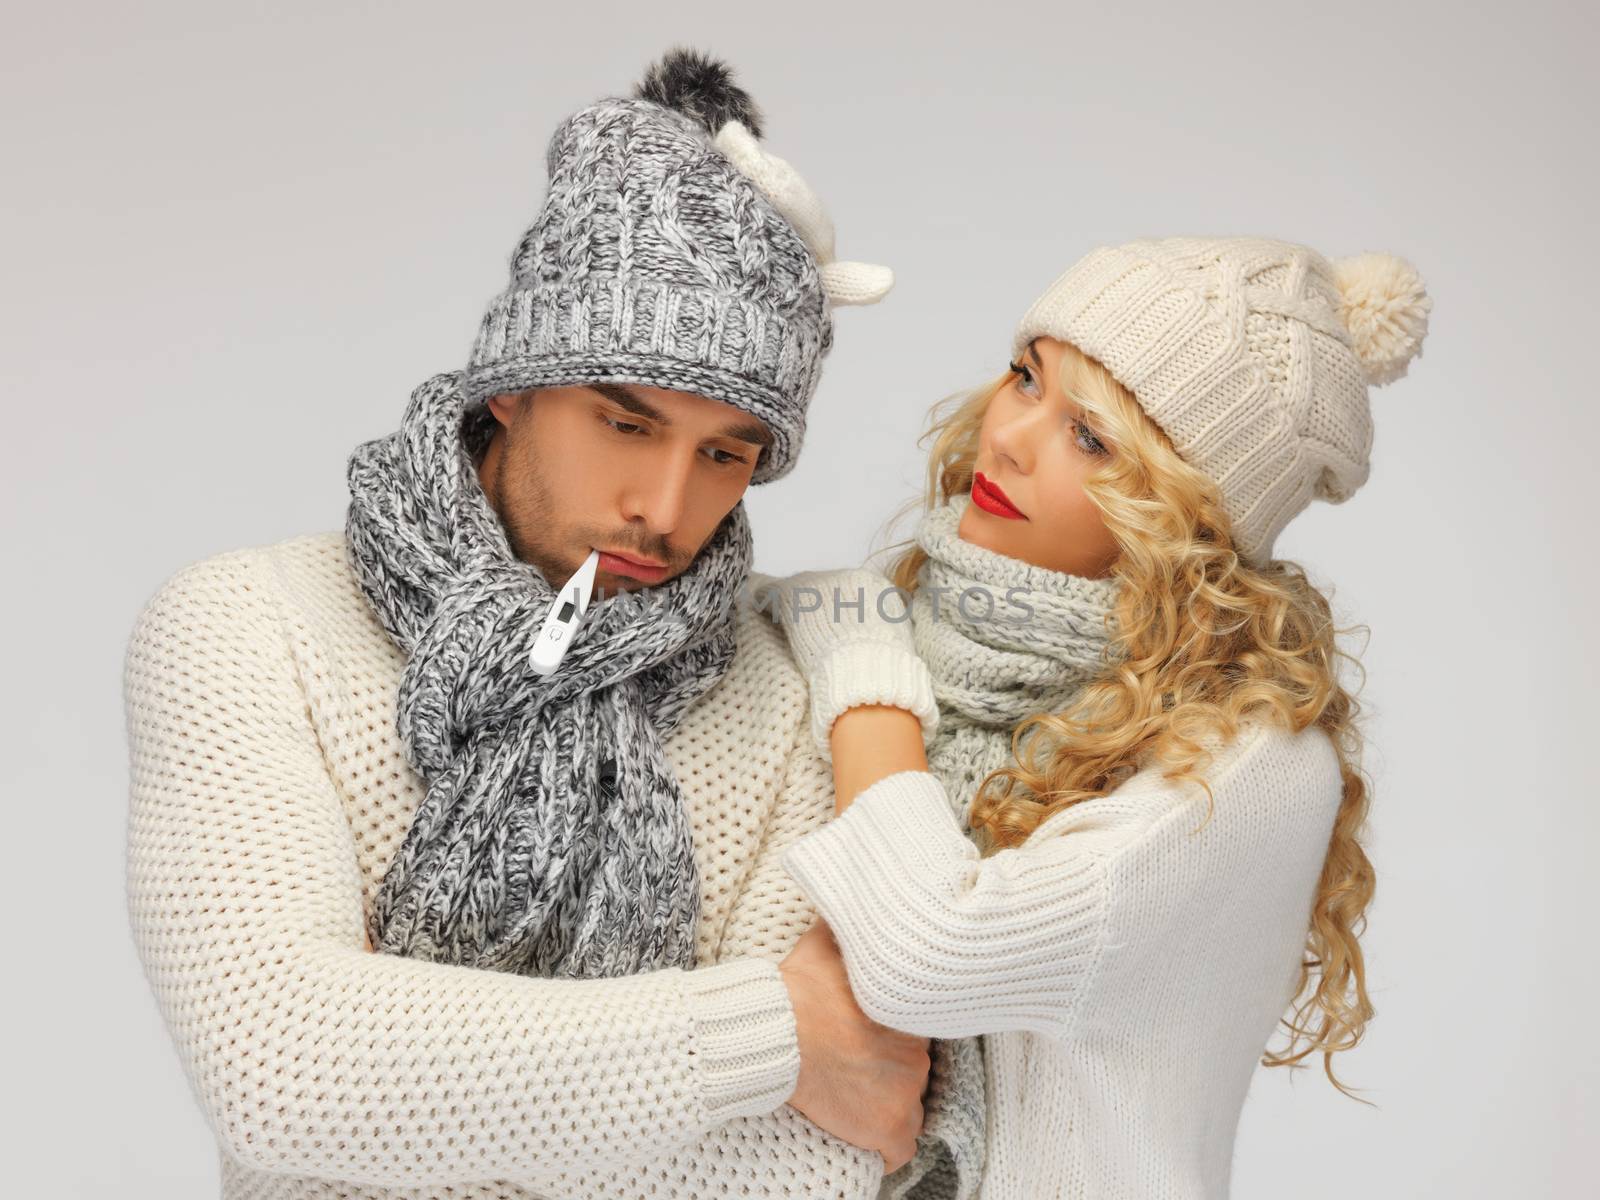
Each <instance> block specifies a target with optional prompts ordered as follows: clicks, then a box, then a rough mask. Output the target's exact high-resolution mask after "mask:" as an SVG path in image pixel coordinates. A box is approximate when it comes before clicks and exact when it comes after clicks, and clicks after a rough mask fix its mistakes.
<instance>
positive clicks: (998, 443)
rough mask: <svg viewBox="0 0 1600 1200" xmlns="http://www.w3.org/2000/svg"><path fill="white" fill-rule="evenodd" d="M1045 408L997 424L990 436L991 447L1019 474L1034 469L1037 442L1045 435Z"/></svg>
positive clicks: (1030, 471) (1020, 414)
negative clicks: (1043, 417)
mask: <svg viewBox="0 0 1600 1200" xmlns="http://www.w3.org/2000/svg"><path fill="white" fill-rule="evenodd" d="M1043 411H1044V410H1043V408H1042V407H1041V408H1035V409H1032V410H1030V411H1028V412H1025V413H1019V414H1018V415H1017V416H1015V417H1012V418H1011V419H1010V420H1009V421H1002V422H1001V423H1000V424H999V425H997V426H995V429H994V432H993V433H992V434H990V436H989V448H990V449H991V450H993V451H994V453H995V456H996V457H998V458H1000V459H1001V460H1002V461H1004V462H1005V463H1006V464H1007V465H1008V466H1010V467H1011V468H1012V470H1014V471H1016V472H1017V473H1018V474H1019V475H1027V474H1030V473H1032V471H1033V462H1034V457H1035V454H1036V449H1035V447H1036V443H1037V442H1038V439H1039V438H1040V437H1041V436H1043V425H1044V422H1043V421H1042V420H1041V416H1042V414H1043Z"/></svg>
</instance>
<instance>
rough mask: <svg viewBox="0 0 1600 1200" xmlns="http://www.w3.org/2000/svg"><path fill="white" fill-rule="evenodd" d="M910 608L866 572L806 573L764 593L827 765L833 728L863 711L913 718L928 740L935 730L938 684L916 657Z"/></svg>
mask: <svg viewBox="0 0 1600 1200" xmlns="http://www.w3.org/2000/svg"><path fill="white" fill-rule="evenodd" d="M908 601H909V597H908V595H907V594H906V593H905V592H904V591H903V590H901V589H898V588H896V587H895V586H894V585H893V584H892V583H890V582H889V581H888V580H887V579H885V578H884V577H883V576H882V575H880V574H878V572H876V571H872V570H868V569H867V568H865V567H853V568H847V569H844V570H837V571H801V572H799V573H798V574H795V575H789V576H786V577H784V578H782V579H778V580H775V581H774V582H773V583H772V584H771V585H769V589H768V590H766V591H764V593H763V602H764V604H765V607H766V611H768V612H769V613H771V614H772V616H773V618H774V619H775V620H777V621H778V623H779V624H781V625H782V626H783V630H784V633H785V634H786V635H787V636H788V639H789V649H790V651H791V652H792V653H793V654H794V657H795V661H796V662H797V663H798V664H799V666H800V670H801V673H802V674H804V675H805V677H806V683H807V684H808V686H809V687H810V689H811V732H812V736H813V738H814V739H815V740H816V744H817V748H818V750H819V751H820V752H821V754H822V756H823V758H825V759H827V760H828V761H830V762H831V761H832V757H833V755H832V750H831V747H830V745H829V737H830V734H831V732H832V729H833V723H834V721H835V720H837V719H838V717H839V716H840V714H842V713H843V712H845V711H846V710H847V709H850V708H854V707H856V706H858V705H867V704H881V705H890V706H893V707H895V708H903V709H905V710H906V711H908V712H910V713H913V714H914V715H915V716H916V717H917V719H918V720H919V721H920V722H921V724H922V734H923V738H924V740H926V739H927V738H928V737H929V736H931V735H932V733H933V731H934V729H935V728H936V727H937V726H938V723H939V707H938V704H937V702H936V701H935V699H934V694H933V679H932V677H931V676H930V675H929V673H928V668H927V666H926V665H925V664H924V663H923V661H922V659H921V658H919V657H918V656H917V651H916V643H915V640H914V639H913V637H912V635H911V621H910V613H909V609H908Z"/></svg>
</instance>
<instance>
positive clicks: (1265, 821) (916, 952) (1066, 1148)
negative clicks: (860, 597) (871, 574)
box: [783, 722, 1341, 1200]
mask: <svg viewBox="0 0 1600 1200" xmlns="http://www.w3.org/2000/svg"><path fill="white" fill-rule="evenodd" d="M1209 745H1210V748H1211V749H1213V750H1214V751H1216V753H1217V757H1216V759H1215V760H1214V762H1213V764H1212V767H1211V768H1210V769H1209V770H1208V772H1207V774H1206V778H1207V782H1208V783H1209V784H1210V786H1211V788H1212V791H1213V793H1214V795H1215V812H1214V813H1213V814H1212V816H1211V818H1210V821H1209V823H1206V824H1204V826H1203V827H1201V826H1202V822H1203V821H1205V818H1206V813H1207V801H1206V796H1205V793H1204V792H1203V791H1201V790H1199V789H1198V788H1195V787H1193V786H1192V785H1175V784H1172V783H1169V782H1167V781H1165V780H1163V779H1162V778H1161V775H1160V772H1159V770H1158V769H1157V768H1154V767H1146V768H1145V769H1144V770H1142V771H1140V772H1139V773H1138V774H1136V775H1134V776H1133V777H1131V778H1130V779H1128V780H1127V781H1126V782H1125V783H1124V784H1123V785H1122V786H1121V787H1119V788H1117V789H1116V790H1115V791H1114V792H1112V793H1111V794H1109V795H1106V796H1103V797H1096V798H1094V799H1092V800H1089V801H1085V802H1083V803H1080V804H1077V805H1075V806H1072V807H1070V808H1067V809H1065V810H1063V811H1061V812H1058V813H1056V814H1054V815H1052V816H1051V817H1050V818H1049V819H1047V820H1046V821H1045V822H1044V823H1043V824H1042V825H1040V827H1039V828H1038V829H1037V830H1036V831H1035V832H1034V834H1033V836H1032V837H1030V838H1029V839H1028V841H1027V842H1025V843H1024V844H1023V845H1022V846H1020V847H1016V848H1012V849H1007V850H1002V851H999V852H998V853H996V854H993V855H991V856H990V857H988V858H981V857H980V855H979V851H978V849H977V847H976V846H974V844H973V843H972V842H971V841H969V840H968V838H967V837H966V836H964V834H963V833H962V831H961V828H960V826H959V824H958V823H957V820H956V817H955V815H954V813H953V811H952V805H951V803H950V802H949V800H947V798H946V796H945V794H944V788H943V785H942V784H941V783H940V782H939V780H938V778H937V777H936V776H935V775H933V774H931V773H928V772H920V771H903V772H900V773H898V774H895V775H891V776H889V777H888V778H886V779H883V780H880V781H879V782H878V783H877V784H875V785H873V786H872V787H870V788H868V789H867V790H866V791H864V792H862V793H861V795H860V796H859V797H858V798H857V799H856V800H855V802H854V803H853V804H851V805H850V807H849V808H848V809H847V810H846V811H845V812H844V813H843V815H841V816H840V817H839V818H837V819H836V820H834V821H833V822H831V823H830V824H828V825H826V826H824V827H823V828H821V829H819V830H817V831H815V832H813V833H810V834H808V835H806V836H805V837H803V838H802V839H800V840H799V841H798V842H796V843H795V844H794V845H793V846H792V847H790V848H789V850H787V851H786V852H785V853H784V855H783V861H784V863H785V865H786V866H787V867H788V869H789V870H790V871H791V872H792V873H793V874H794V875H795V877H796V878H797V879H798V880H799V881H800V883H801V884H802V886H803V887H804V888H805V890H806V893H807V894H808V895H809V896H810V897H811V898H812V899H813V900H814V901H816V902H817V905H818V907H819V908H820V909H821V911H822V915H823V917H824V918H825V919H826V920H827V921H828V923H829V924H830V925H831V927H832V928H833V931H834V934H835V936H836V938H837V940H838V942H839V945H840V949H841V951H842V952H843V955H844V958H845V963H846V966H847V968H848V970H849V974H850V982H851V987H852V990H853V991H854V992H855V994H856V998H857V1000H858V1001H859V1002H860V1004H861V1007H862V1008H863V1009H864V1010H865V1011H866V1013H867V1014H868V1015H869V1016H871V1017H873V1018H874V1019H876V1020H878V1021H881V1022H882V1023H884V1024H886V1025H889V1026H892V1027H894V1028H896V1029H902V1030H905V1031H907V1032H910V1033H917V1034H922V1035H925V1036H928V1037H942V1038H950V1037H960V1036H964V1035H974V1034H982V1035H986V1036H985V1037H984V1039H983V1043H984V1056H985V1071H986V1077H987V1095H988V1114H987V1129H988V1162H987V1165H986V1168H985V1171H984V1176H983V1181H982V1185H981V1188H980V1191H979V1196H980V1197H981V1198H982V1200H1013V1198H1016V1200H1022V1198H1026V1200H1042V1198H1044V1197H1075V1198H1088V1197H1093V1198H1094V1200H1109V1198H1111V1197H1139V1198H1141V1200H1143V1198H1149V1200H1157V1198H1163V1200H1166V1198H1170V1200H1179V1198H1183V1200H1202V1198H1205V1200H1215V1198H1219V1197H1224V1196H1226V1195H1227V1194H1228V1184H1229V1176H1230V1169H1231V1160H1232V1149H1233V1141H1234V1134H1235V1131H1236V1128H1237V1125H1238V1120H1239V1114H1240V1110H1241V1108H1242V1107H1243V1104H1244V1098H1245V1092H1246V1089H1247V1088H1248V1085H1249V1082H1250V1076H1251V1074H1252V1072H1253V1071H1254V1069H1255V1066H1256V1064H1257V1061H1258V1060H1259V1058H1260V1055H1261V1052H1262V1051H1263V1049H1264V1048H1265V1047H1266V1046H1267V1044H1268V1043H1269V1042H1270V1040H1271V1037H1272V1034H1273V1032H1274V1029H1275V1027H1276V1025H1277V1022H1278V1020H1279V1018H1280V1017H1281V1016H1283V1015H1284V1013H1285V1010H1286V1008H1287V1006H1288V1004H1289V1002H1290V1000H1291V999H1292V992H1293V988H1294V983H1295V981H1296V978H1297V975H1298V969H1299V964H1300V961H1301V957H1302V952H1303V947H1304V944H1305V938H1306V931H1307V928H1308V926H1309V922H1310V911H1311V904H1312V902H1313V899H1314V896H1315V891H1316V885H1317V881H1318V878H1319V875H1320V872H1321V868H1322V863H1323V858H1324V856H1325V854H1326V852H1327V848H1328V840H1329V837H1330V835H1331V833H1332V829H1333V821H1334V815H1335V813H1336V811H1337V809H1338V805H1339V798H1340V793H1341V783H1340V774H1339V764H1338V756H1337V754H1336V752H1335V750H1334V746H1333V744H1332V742H1331V741H1330V740H1329V739H1328V737H1327V735H1326V734H1325V733H1323V732H1322V731H1321V730H1319V729H1315V728H1312V729H1307V730H1304V731H1302V732H1300V733H1299V734H1291V733H1289V732H1288V731H1286V730H1284V729H1282V728H1280V727H1277V726H1272V725H1267V724H1257V723H1255V722H1251V723H1250V724H1247V725H1246V726H1245V727H1244V729H1243V730H1242V731H1241V733H1240V734H1239V736H1238V737H1237V738H1236V739H1235V740H1234V741H1233V742H1232V743H1231V744H1229V745H1227V746H1225V747H1224V746H1222V745H1221V744H1220V742H1219V741H1218V740H1217V739H1215V738H1213V739H1212V740H1211V742H1210V743H1209Z"/></svg>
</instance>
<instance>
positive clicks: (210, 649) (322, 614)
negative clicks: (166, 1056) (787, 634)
mask: <svg viewBox="0 0 1600 1200" xmlns="http://www.w3.org/2000/svg"><path fill="white" fill-rule="evenodd" d="M763 578H764V577H761V576H755V577H753V578H752V581H751V582H752V584H759V583H760V582H761V581H762V580H763ZM738 622H739V624H738V641H739V650H738V654H737V656H736V657H735V659H734V661H733V663H732V665H731V667H730V668H729V670H728V672H727V673H726V674H725V675H724V677H723V678H722V680H721V681H720V682H719V683H718V685H717V686H716V687H715V688H714V689H713V690H712V691H711V692H710V693H709V694H708V695H707V696H706V697H704V698H702V699H701V701H700V702H699V703H698V704H697V705H696V706H695V707H694V708H693V709H692V710H691V711H690V712H689V713H688V714H687V716H686V717H685V718H684V720H683V721H682V722H681V724H680V725H679V726H678V727H677V728H676V729H675V730H674V731H673V732H672V733H671V734H670V735H669V736H668V738H667V739H666V748H667V753H668V757H669V759H670V761H671V763H672V766H673V768H674V770H675V771H676V773H677V777H678V779H679V781H680V783H681V785H682V788H683V792H684V796H685V802H686V803H687V804H688V806H689V809H690V819H691V822H692V826H693V835H694V843H695V859H696V863H697V865H698V868H699V873H700V885H701V920H700V927H699V933H698V942H697V948H696V964H697V965H696V969H694V970H691V971H683V970H678V969H668V970H662V971H656V972H651V973H649V974H644V975H637V976H631V977H627V978H620V979H597V980H547V979H537V978H528V977H524V976H516V975H511V974H506V973H501V972H493V971H480V970H475V969H472V968H468V967H461V966H455V965H450V964H442V963H430V962H426V961H421V960H412V959H407V958H401V957H397V956H393V955H383V954H373V953H371V952H369V951H368V950H367V949H366V940H365V932H364V930H365V924H366V922H365V915H364V914H365V912H366V911H367V907H368V906H369V905H370V904H371V902H372V898H373V895H374V893H375V891H376V889H377V887H378V885H379V883H380V882H381V880H382V877H383V872H384V870H385V869H386V868H387V866H388V864H389V862H390V860H391V858H392V857H393V855H394V852H395V850H396V849H397V848H398V846H399V844H400V842H401V840H402V839H403V838H404V836H405V834H406V831H407V829H408V828H409V826H410V822H411V818H412V815H413V813H414V812H415V810H416V808H417V805H418V803H419V801H420V800H421V798H422V795H423V792H424V784H423V781H422V780H421V779H420V778H419V777H418V776H417V775H416V774H415V773H414V772H413V771H412V770H411V768H410V766H409V765H408V764H407V763H406V760H405V756H404V751H403V749H402V746H401V743H400V742H399V740H398V738H397V736H396V734H395V730H394V704H395V695H396V688H397V684H398V681H399V677H400V673H401V670H402V668H403V666H404V658H403V656H402V655H401V653H400V651H399V650H398V649H397V648H396V647H395V646H394V644H393V642H392V641H391V640H390V639H389V637H388V635H387V634H385V632H384V631H383V629H382V627H381V626H380V625H379V624H378V622H377V620H376V618H375V616H374V615H373V613H372V611H371V609H370V607H369V606H368V604H367V601H366V599H365V598H364V597H363V595H362V594H361V591H360V588H359V585H358V584H357V582H356V579H355V577H354V575H353V574H352V573H351V571H350V568H349V566H348V563H347V560H346V557H345V544H344V538H343V535H342V534H341V533H337V532H329V533H321V534H314V535H310V536H307V537H302V538H295V539H291V540H288V541H285V542H281V543H278V544H276V545H273V546H269V547H259V548H254V549H248V550H241V551H237V552H232V553H228V554H222V555H217V556H215V557H213V558H209V559H206V560H204V561H202V562H198V563H195V564H193V565H191V566H189V567H186V568H184V569H183V570H181V571H179V572H178V573H177V574H175V575H174V576H173V577H172V578H171V579H169V580H168V581H167V582H166V583H165V584H164V585H163V586H162V587H161V589H160V590H159V591H158V592H157V594H156V595H155V596H154V597H153V598H152V599H151V600H150V602H149V603H148V604H147V605H146V606H145V608H144V610H143V611H142V612H141V613H140V615H139V618H138V621H137V623H136V626H135V628H134V631H133V635H132V639H131V641H130V644H129V648H128V655H127V660H126V664H125V676H124V684H125V701H126V710H127V721H128V736H129V749H130V758H131V811H130V815H129V837H128V863H127V872H128V873H127V888H128V905H129V915H130V920H131V923H132V931H133V935H134V939H135V942H136V944H137V948H138V953H139V956H140V959H141V961H142V963H143V965H144V969H145V972H146V974H147V976H148V978H149V981H150V984H151V986H152V988H153V990H154V992H155V995H156V997H157V1000H158V1003H159V1005H160V1009H161V1013H162V1015H163V1017H164V1019H165V1021H166V1023H167V1025H168V1028H169V1030H170V1031H171V1034H172V1036H173V1039H174V1041H175V1042H176V1045H177V1048H178V1050H179V1052H180V1055H181V1057H182V1060H183V1064H184V1068H185V1071H186V1074H187V1077H188V1079H189V1081H190V1084H191V1087H192V1090H193V1092H194V1094H195V1096H196V1098H197V1100H198V1102H199V1104H200V1106H201V1108H202V1109H203V1111H204V1112H205V1114H206V1116H207V1118H208V1121H209V1123H210V1125H211V1127H212V1129H213V1131H214V1133H215V1135H216V1138H217V1141H218V1144H219V1149H220V1152H221V1153H220V1161H221V1173H222V1183H223V1188H222V1192H223V1195H224V1197H226V1198H228V1200H243V1198H245V1197H269V1196H270V1197H336V1196H337V1197H369V1198H373V1200H378V1198H382V1200H399V1198H401V1197H414V1198H416V1200H422V1198H423V1197H440V1196H450V1197H459V1198H487V1197H520V1198H528V1197H577V1196H586V1197H588V1196H593V1197H625V1196H647V1195H648V1196H652V1197H709V1196H749V1197H759V1196H790V1197H845V1198H852V1197H865V1196H871V1195H874V1194H875V1193H876V1191H877V1188H878V1185H879V1182H880V1180H881V1176H882V1167H883V1160H882V1159H881V1158H880V1157H879V1156H878V1155H877V1154H876V1153H872V1152H869V1151H864V1150H860V1149H858V1148H856V1147H854V1146H850V1145H848V1144H847V1143H845V1142H843V1141H841V1140H840V1139H838V1138H835V1137H833V1136H831V1135H829V1134H826V1133H824V1132H823V1131H821V1130H820V1129H818V1128H817V1127H816V1126H814V1125H813V1124H812V1123H811V1122H810V1121H808V1120H806V1119H805V1118H804V1117H803V1116H801V1115H800V1114H799V1113H798V1112H796V1111H795V1110H794V1109H792V1108H790V1107H789V1106H788V1105H787V1104H785V1103H784V1101H785V1099H786V1098H787V1097H788V1096H789V1095H790V1093H791V1092H792V1091H793V1088H794V1084H795V1081H796V1078H797V1076H798V1071H799V1052H798V1047H797V1042H796V1035H795V1023H794V1014H793V1010H792V1008H791V1006H790V1002H789V997H788V992H787V989H786V988H785V986H784V984H783V982H782V979H781V977H780V975H779V972H778V968H777V963H778V961H779V960H781V959H782V958H783V956H784V955H785V954H787V953H788V951H789V949H790V948H791V946H792V945H793V943H794V941H795V940H796V939H797V938H798V937H799V936H800V934H801V933H803V932H804V931H805V930H806V928H807V927H809V926H810V925H811V924H812V922H813V921H814V919H815V916H816V912H815V909H814V908H813V907H812V906H811V904H810V903H809V902H808V901H807V900H806V899H805V897H804V895H803V894H802V893H801V892H800V891H799V889H798V888H797V887H796V885H795V884H794V882H793V880H792V879H791V878H790V877H789V875H788V874H787V872H786V871H785V870H784V869H783V867H782V866H781V864H780V862H779V857H778V856H779V854H780V853H781V852H782V851H783V850H784V849H785V848H786V847H787V846H789V845H790V844H791V843H793V842H794V841H795V840H796V839H797V838H799V837H800V836H802V835H803V834H805V833H806V832H808V831H810V830H813V829H816V828H817V827H819V826H820V825H822V824H823V823H825V822H826V821H827V820H828V819H829V818H830V817H831V816H832V815H833V811H834V801H833V788H832V779H831V773H830V770H829V768H828V766H827V764H826V763H825V762H824V761H823V759H822V758H821V756H820V754H819V753H818V751H817V750H816V749H815V746H814V744H813V742H812V739H811V736H810V733H809V725H808V722H809V710H808V706H807V695H806V685H805V682H804V680H803V679H802V678H801V676H800V675H799V673H798V671H797V669H796V667H795V665H794V662H793V660H792V658H791V657H790V654H789V651H788V648H787V645H786V643H785V640H784V637H783V634H782V632H781V631H780V630H779V629H777V628H776V627H775V626H774V625H773V624H772V623H771V622H770V621H768V620H767V618H766V617H765V616H764V615H762V614H761V613H760V612H758V611H756V610H754V609H752V608H751V607H749V606H748V604H747V603H745V602H744V601H741V603H740V610H739V616H738Z"/></svg>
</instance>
